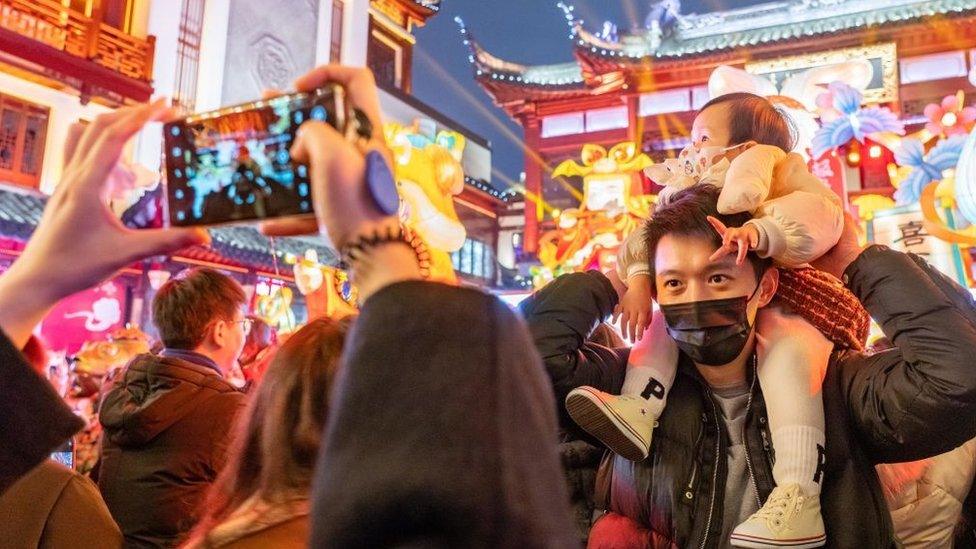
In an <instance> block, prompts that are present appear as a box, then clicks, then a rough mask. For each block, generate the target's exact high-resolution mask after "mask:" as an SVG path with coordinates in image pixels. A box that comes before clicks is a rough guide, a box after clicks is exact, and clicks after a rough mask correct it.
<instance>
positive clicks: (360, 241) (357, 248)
mask: <svg viewBox="0 0 976 549" xmlns="http://www.w3.org/2000/svg"><path fill="white" fill-rule="evenodd" d="M388 242H401V243H403V244H406V245H407V246H410V248H411V249H413V253H414V255H416V256H417V265H418V266H419V267H420V276H421V277H423V278H424V279H427V278H430V251H429V250H428V249H427V244H426V243H425V242H424V240H423V239H422V238H420V235H418V234H417V233H416V232H415V231H414V230H413V229H411V228H410V227H404V226H403V225H396V226H388V227H386V231H385V232H383V233H381V232H380V230H375V231H373V233H372V234H369V235H359V236H358V237H357V238H356V239H355V240H353V241H352V242H349V243H348V244H346V245H345V246H343V247H342V250H341V252H340V253H341V256H342V264H341V265H340V266H341V267H342V268H343V269H348V268H350V267H355V265H356V259H357V258H356V257H355V256H357V255H359V253H357V252H365V251H366V250H368V249H370V248H375V247H376V246H378V245H380V244H385V243H388Z"/></svg>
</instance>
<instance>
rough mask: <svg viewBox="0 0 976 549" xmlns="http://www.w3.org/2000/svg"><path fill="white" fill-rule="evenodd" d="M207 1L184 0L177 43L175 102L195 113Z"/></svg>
mask: <svg viewBox="0 0 976 549" xmlns="http://www.w3.org/2000/svg"><path fill="white" fill-rule="evenodd" d="M205 7H206V0H183V11H182V13H181V15H180V32H179V37H178V38H177V41H176V92H175V93H174V94H173V102H174V103H175V104H177V105H179V106H181V107H183V108H185V109H186V110H188V111H191V112H192V111H193V110H194V109H195V107H196V100H197V79H198V77H199V71H200V36H201V34H203V11H204V8H205Z"/></svg>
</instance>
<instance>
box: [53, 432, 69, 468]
mask: <svg viewBox="0 0 976 549" xmlns="http://www.w3.org/2000/svg"><path fill="white" fill-rule="evenodd" d="M51 459H53V460H54V461H56V462H58V463H60V464H61V465H64V466H65V467H67V468H68V469H73V468H74V466H75V454H74V444H73V443H72V441H71V439H68V441H67V442H65V443H64V444H63V445H61V447H60V448H58V449H57V450H55V451H54V452H52V453H51Z"/></svg>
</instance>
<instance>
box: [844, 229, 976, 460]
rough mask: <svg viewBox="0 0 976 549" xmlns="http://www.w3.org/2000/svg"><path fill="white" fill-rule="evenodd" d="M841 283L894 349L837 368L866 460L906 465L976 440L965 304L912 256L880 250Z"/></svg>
mask: <svg viewBox="0 0 976 549" xmlns="http://www.w3.org/2000/svg"><path fill="white" fill-rule="evenodd" d="M846 277H847V280H848V281H849V282H848V285H849V286H850V288H851V290H852V291H853V292H854V294H855V295H857V296H858V298H859V299H860V300H861V302H862V303H863V304H864V306H865V308H867V310H868V312H870V313H871V316H872V317H873V318H874V319H875V320H876V321H877V322H878V323H879V324H881V327H882V329H883V330H884V333H885V335H886V336H888V337H889V338H890V339H891V341H892V342H893V343H894V345H895V347H896V348H895V349H892V350H890V351H887V352H882V353H878V354H875V355H872V356H864V355H851V356H850V357H849V358H848V359H846V360H842V361H841V363H840V368H839V372H838V373H839V375H841V376H843V377H842V380H841V383H842V386H843V387H845V388H846V391H847V399H848V405H849V408H850V413H851V417H852V418H853V420H854V423H855V425H856V427H857V429H858V430H859V431H860V432H861V434H862V435H863V439H864V440H865V441H866V443H867V444H868V446H869V448H870V451H869V455H870V456H871V457H872V458H873V459H874V460H876V461H878V462H894V461H912V460H916V459H920V458H923V457H928V456H932V455H935V454H940V453H943V452H946V451H948V450H951V449H953V448H955V447H957V446H959V445H960V444H963V443H964V442H966V441H967V440H969V439H971V438H973V437H974V436H976V363H974V361H973V357H974V352H976V304H974V302H973V298H972V296H970V295H969V293H968V292H967V291H966V290H965V289H963V288H961V287H959V286H958V285H957V284H955V283H954V282H952V281H951V280H949V279H948V278H946V277H945V276H944V275H942V274H941V273H939V272H938V271H936V270H935V269H934V268H933V267H931V266H930V265H928V264H927V263H926V262H925V261H923V260H922V259H920V258H918V257H917V256H912V255H906V254H903V253H899V252H895V251H893V250H889V249H887V248H885V247H882V246H874V247H871V248H868V249H867V250H865V251H864V252H863V253H861V254H860V256H859V257H858V258H857V259H856V260H855V261H854V262H853V263H851V265H850V267H849V268H848V269H847V270H846ZM828 375H829V374H828Z"/></svg>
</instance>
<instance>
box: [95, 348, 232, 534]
mask: <svg viewBox="0 0 976 549" xmlns="http://www.w3.org/2000/svg"><path fill="white" fill-rule="evenodd" d="M200 359H201V360H198V361H196V362H191V361H189V360H183V359H180V358H175V357H166V356H159V355H152V354H145V355H141V356H138V357H136V358H135V359H133V361H132V362H131V363H130V364H129V365H128V366H127V367H126V369H125V370H123V372H122V373H121V377H120V378H119V379H117V380H116V382H115V385H114V386H113V387H112V389H111V390H110V391H109V392H108V393H106V395H105V398H104V400H103V401H102V406H101V411H100V414H99V419H100V420H101V422H102V426H103V428H104V430H105V431H104V436H103V439H102V452H101V456H102V457H101V471H100V473H99V478H98V487H99V489H100V490H101V492H102V496H103V497H104V498H105V503H106V504H107V505H108V508H109V510H110V511H111V512H112V516H113V517H115V520H116V522H118V523H119V526H120V527H121V528H122V533H123V534H124V535H125V540H126V546H127V547H158V546H175V545H177V544H179V543H180V542H181V541H182V540H183V537H184V536H185V535H186V534H187V533H188V532H189V530H190V529H191V528H192V527H193V525H194V524H195V523H196V521H197V518H198V505H199V504H200V501H201V499H202V497H203V495H204V494H205V492H206V491H207V488H208V487H209V486H210V484H211V483H212V482H213V481H214V480H215V479H216V477H217V473H218V472H220V470H221V468H222V467H223V465H224V463H225V461H226V451H227V446H228V444H229V442H230V438H231V436H232V435H233V428H232V427H233V425H234V420H235V418H236V416H237V414H238V411H239V410H240V409H241V407H242V405H243V403H244V394H243V393H241V392H239V391H238V390H237V389H236V388H234V386H232V385H231V384H229V383H228V382H227V381H225V380H224V379H223V378H222V377H221V376H220V375H219V374H218V373H217V371H215V368H216V367H215V366H212V365H208V364H207V362H206V359H205V358H204V357H200Z"/></svg>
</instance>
